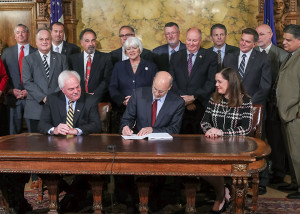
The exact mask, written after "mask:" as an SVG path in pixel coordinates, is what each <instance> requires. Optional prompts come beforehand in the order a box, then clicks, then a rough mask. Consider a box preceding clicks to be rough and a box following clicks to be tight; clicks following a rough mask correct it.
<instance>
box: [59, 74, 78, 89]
mask: <svg viewBox="0 0 300 214" xmlns="http://www.w3.org/2000/svg"><path fill="white" fill-rule="evenodd" d="M72 76H75V77H76V78H77V80H78V82H79V83H80V76H79V74H78V73H77V72H76V71H71V70H65V71H63V72H61V73H60V74H59V76H58V86H59V88H60V89H63V88H64V86H65V81H66V80H67V79H69V78H71V77H72Z"/></svg>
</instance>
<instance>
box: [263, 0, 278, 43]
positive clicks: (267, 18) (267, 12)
mask: <svg viewBox="0 0 300 214" xmlns="http://www.w3.org/2000/svg"><path fill="white" fill-rule="evenodd" d="M264 24H267V25H269V26H270V27H271V29H272V31H273V36H272V43H273V44H274V45H276V46H277V42H276V32H275V22H274V11H273V0H265V6H264Z"/></svg>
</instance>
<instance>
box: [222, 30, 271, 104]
mask: <svg viewBox="0 0 300 214" xmlns="http://www.w3.org/2000/svg"><path fill="white" fill-rule="evenodd" d="M257 40H258V34H257V32H256V31H255V30H254V29H252V28H246V29H244V30H243V31H242V37H241V40H240V51H237V52H234V53H229V54H227V55H226V56H225V58H224V67H231V68H234V69H235V70H236V71H237V72H239V74H240V76H241V79H242V83H243V85H244V88H245V90H246V92H247V93H248V94H249V95H250V96H251V99H252V103H253V104H262V105H265V104H266V101H267V97H268V95H269V90H270V88H271V83H272V73H271V63H270V59H269V57H268V55H267V54H266V53H264V52H259V51H257V50H255V49H253V48H254V47H255V46H256V43H257Z"/></svg>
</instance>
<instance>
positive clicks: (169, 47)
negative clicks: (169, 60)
mask: <svg viewBox="0 0 300 214" xmlns="http://www.w3.org/2000/svg"><path fill="white" fill-rule="evenodd" d="M179 47H180V42H179V43H178V45H177V46H176V47H175V48H174V51H175V52H177V51H179ZM168 49H169V54H170V53H171V51H172V50H173V49H172V48H171V46H170V45H168Z"/></svg>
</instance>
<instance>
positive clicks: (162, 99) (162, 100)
mask: <svg viewBox="0 0 300 214" xmlns="http://www.w3.org/2000/svg"><path fill="white" fill-rule="evenodd" d="M167 94H168V93H166V94H165V95H164V96H163V97H161V98H159V99H157V101H159V102H162V103H163V102H165V99H166V97H167ZM154 101H155V97H154V94H152V102H154Z"/></svg>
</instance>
